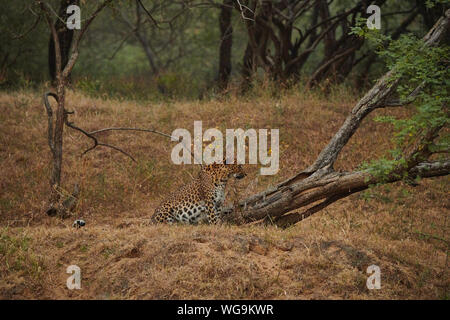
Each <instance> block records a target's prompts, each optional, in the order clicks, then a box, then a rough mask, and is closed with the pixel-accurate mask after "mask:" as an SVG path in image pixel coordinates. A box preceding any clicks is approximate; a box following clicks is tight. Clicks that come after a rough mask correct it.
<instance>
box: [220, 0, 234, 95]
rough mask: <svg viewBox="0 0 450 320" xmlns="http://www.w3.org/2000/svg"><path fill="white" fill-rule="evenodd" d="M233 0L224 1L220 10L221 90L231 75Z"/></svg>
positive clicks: (226, 84)
mask: <svg viewBox="0 0 450 320" xmlns="http://www.w3.org/2000/svg"><path fill="white" fill-rule="evenodd" d="M232 12H233V0H224V1H223V5H222V8H221V9H220V17H219V25H220V49H219V50H220V53H219V79H218V84H219V88H221V89H226V87H227V86H228V81H229V79H230V74H231V48H232V45H233V27H232V25H231V14H232Z"/></svg>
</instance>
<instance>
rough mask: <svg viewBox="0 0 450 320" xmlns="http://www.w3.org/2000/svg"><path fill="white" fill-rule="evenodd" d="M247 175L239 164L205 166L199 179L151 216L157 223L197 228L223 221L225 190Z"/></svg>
mask: <svg viewBox="0 0 450 320" xmlns="http://www.w3.org/2000/svg"><path fill="white" fill-rule="evenodd" d="M244 176H245V173H244V171H243V169H242V166H241V165H238V164H217V163H213V164H211V165H205V166H202V169H201V171H200V173H199V176H198V178H197V179H195V180H193V181H192V182H191V183H189V184H186V185H184V186H183V187H181V188H180V189H179V190H178V191H176V192H174V193H172V194H171V195H169V197H168V198H167V199H166V200H164V201H163V202H162V203H161V204H160V205H159V207H158V208H157V209H156V210H155V213H154V214H153V216H152V221H153V222H154V223H175V222H181V223H185V224H197V223H200V222H207V223H210V224H216V223H218V222H219V221H220V215H221V210H222V206H223V203H224V201H225V187H226V185H227V182H228V180H229V179H230V178H231V177H234V178H237V179H241V178H243V177H244Z"/></svg>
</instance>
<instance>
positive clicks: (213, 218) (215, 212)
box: [206, 201, 220, 224]
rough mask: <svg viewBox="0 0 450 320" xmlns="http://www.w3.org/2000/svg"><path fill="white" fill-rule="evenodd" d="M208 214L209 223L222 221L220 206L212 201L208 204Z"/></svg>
mask: <svg viewBox="0 0 450 320" xmlns="http://www.w3.org/2000/svg"><path fill="white" fill-rule="evenodd" d="M206 216H207V218H208V223H209V224H218V223H219V222H220V208H218V207H217V206H216V205H215V203H214V202H212V201H211V202H209V203H208V204H207V214H206Z"/></svg>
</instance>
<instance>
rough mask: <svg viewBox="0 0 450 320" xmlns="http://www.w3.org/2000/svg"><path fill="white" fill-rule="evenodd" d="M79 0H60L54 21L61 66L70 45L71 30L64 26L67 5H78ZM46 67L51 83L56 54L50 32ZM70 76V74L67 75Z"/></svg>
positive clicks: (64, 61) (54, 74) (54, 78)
mask: <svg viewBox="0 0 450 320" xmlns="http://www.w3.org/2000/svg"><path fill="white" fill-rule="evenodd" d="M78 4H79V0H61V2H60V6H59V11H58V17H59V19H56V22H55V25H54V27H55V29H56V32H57V34H58V39H59V48H60V52H61V66H62V68H64V67H65V66H66V65H67V62H68V61H69V53H70V46H71V45H72V39H73V32H74V30H70V29H68V28H67V26H66V22H67V18H68V14H67V7H68V6H70V5H78ZM48 69H49V72H50V79H51V81H52V82H53V83H55V81H56V56H55V42H54V40H53V35H52V34H50V40H49V43H48ZM69 78H70V76H69Z"/></svg>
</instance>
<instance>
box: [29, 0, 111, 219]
mask: <svg viewBox="0 0 450 320" xmlns="http://www.w3.org/2000/svg"><path fill="white" fill-rule="evenodd" d="M111 1H112V0H104V1H102V2H100V4H99V5H98V6H97V8H96V9H95V11H94V13H93V14H92V15H91V16H90V17H89V18H88V19H87V20H86V21H85V22H84V24H83V26H82V28H81V30H80V31H79V32H78V34H77V36H76V38H75V41H73V43H72V46H71V50H70V55H69V56H68V60H67V63H66V64H65V66H63V57H62V54H61V48H60V43H61V42H60V39H59V33H58V30H57V29H56V27H55V22H54V20H55V19H59V17H58V16H56V17H54V10H53V8H52V7H51V6H50V4H49V3H48V2H47V1H41V0H36V2H37V3H38V5H39V6H40V8H41V11H42V13H43V15H44V17H45V20H46V21H47V25H48V27H49V28H50V31H51V34H52V37H53V43H54V49H55V75H56V93H46V94H45V95H44V101H45V107H46V110H47V116H48V143H49V147H50V151H51V154H52V172H51V177H50V185H51V192H50V197H49V209H48V210H47V213H48V214H50V215H54V214H62V213H63V212H64V211H65V210H66V208H64V207H63V206H62V203H61V201H60V200H61V168H62V160H63V131H64V125H65V124H66V125H67V124H69V123H70V122H69V121H68V115H69V114H70V112H68V111H67V110H66V109H65V102H66V101H65V89H66V86H67V83H68V79H69V76H70V73H71V71H72V69H73V67H74V65H75V63H76V61H77V58H78V55H79V45H80V42H81V40H82V39H83V36H84V34H85V33H86V31H87V29H88V28H89V26H90V24H91V23H92V21H93V20H94V19H95V17H96V16H97V15H98V14H99V13H100V12H101V11H102V10H103V9H104V8H105V7H106V6H107V5H108V4H109V3H110V2H111ZM49 96H52V97H53V98H55V100H56V101H57V107H56V112H55V115H53V110H52V108H51V106H50V104H49V103H48V97H49Z"/></svg>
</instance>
